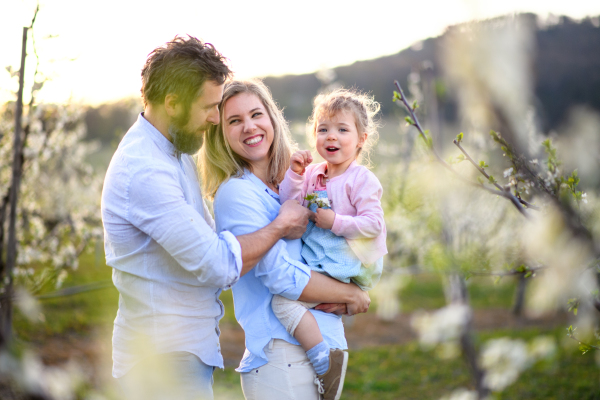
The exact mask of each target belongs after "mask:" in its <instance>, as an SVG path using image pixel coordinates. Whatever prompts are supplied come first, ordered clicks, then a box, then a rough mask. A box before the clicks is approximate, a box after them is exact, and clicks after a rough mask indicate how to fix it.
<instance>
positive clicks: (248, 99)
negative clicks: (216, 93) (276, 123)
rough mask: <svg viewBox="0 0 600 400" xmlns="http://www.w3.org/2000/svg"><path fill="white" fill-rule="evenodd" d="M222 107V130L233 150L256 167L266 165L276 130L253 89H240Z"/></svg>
mask: <svg viewBox="0 0 600 400" xmlns="http://www.w3.org/2000/svg"><path fill="white" fill-rule="evenodd" d="M223 107H224V108H223V133H224V134H225V139H226V140H227V142H228V143H229V146H231V150H232V151H233V152H234V153H236V154H237V155H239V156H240V157H242V158H244V159H246V160H248V162H249V163H250V164H251V165H252V166H253V167H258V166H263V167H264V164H268V161H269V149H270V148H271V144H272V143H273V137H274V132H273V123H272V122H271V118H270V117H269V114H268V113H267V110H266V108H265V106H264V105H263V103H262V102H261V101H260V99H259V98H258V97H257V96H256V95H254V94H252V93H240V94H238V95H235V96H233V97H232V98H230V99H229V100H227V101H226V102H225V104H224V106H223Z"/></svg>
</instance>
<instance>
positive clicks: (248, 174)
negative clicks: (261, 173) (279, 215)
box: [244, 169, 279, 201]
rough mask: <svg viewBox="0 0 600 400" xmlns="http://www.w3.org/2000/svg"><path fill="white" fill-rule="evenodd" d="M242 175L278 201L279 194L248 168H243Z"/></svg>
mask: <svg viewBox="0 0 600 400" xmlns="http://www.w3.org/2000/svg"><path fill="white" fill-rule="evenodd" d="M244 176H245V177H246V178H248V180H249V181H250V182H252V183H254V184H255V185H256V186H257V187H258V188H259V189H260V190H262V191H265V192H266V193H267V194H268V195H269V196H271V197H272V198H274V199H275V200H277V201H279V195H278V194H277V193H275V192H274V191H272V190H271V189H270V188H269V187H268V186H267V185H265V183H264V182H263V181H261V180H260V178H259V177H257V176H256V175H254V174H253V173H252V172H250V170H248V169H244Z"/></svg>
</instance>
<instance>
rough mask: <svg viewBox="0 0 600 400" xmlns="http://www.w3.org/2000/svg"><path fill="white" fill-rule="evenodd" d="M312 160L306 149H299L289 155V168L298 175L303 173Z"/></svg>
mask: <svg viewBox="0 0 600 400" xmlns="http://www.w3.org/2000/svg"><path fill="white" fill-rule="evenodd" d="M312 161H313V158H312V154H310V151H308V150H300V151H297V152H295V153H294V154H292V156H291V157H290V169H291V170H292V171H294V172H295V173H297V174H298V175H304V170H305V169H306V167H307V166H308V164H310V163H311V162H312Z"/></svg>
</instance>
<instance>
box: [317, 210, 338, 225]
mask: <svg viewBox="0 0 600 400" xmlns="http://www.w3.org/2000/svg"><path fill="white" fill-rule="evenodd" d="M333 221H335V211H333V210H332V209H331V208H328V209H324V208H317V213H316V214H315V225H317V226H318V227H319V228H323V229H331V228H333Z"/></svg>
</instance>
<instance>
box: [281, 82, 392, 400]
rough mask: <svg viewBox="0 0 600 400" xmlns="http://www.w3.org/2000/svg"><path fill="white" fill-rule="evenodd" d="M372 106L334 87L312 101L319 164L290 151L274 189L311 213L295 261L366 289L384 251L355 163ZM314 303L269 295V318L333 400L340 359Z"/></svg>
mask: <svg viewBox="0 0 600 400" xmlns="http://www.w3.org/2000/svg"><path fill="white" fill-rule="evenodd" d="M378 111H379V104H378V103H376V102H374V101H373V100H372V99H371V98H369V97H367V96H365V95H363V94H360V93H358V92H355V91H350V90H343V89H339V90H336V91H334V92H332V93H330V94H326V95H319V96H317V98H315V104H314V109H313V114H312V121H313V127H312V134H313V136H314V139H315V142H316V145H315V147H316V150H317V152H318V153H319V154H320V155H321V157H323V159H324V160H325V162H323V163H320V164H311V162H312V156H311V154H310V152H309V151H298V152H296V153H294V154H293V155H292V157H291V159H290V168H289V170H288V171H287V173H286V176H285V178H284V180H283V182H282V183H281V185H280V188H279V196H280V201H281V202H282V203H283V202H284V201H286V200H289V199H296V200H298V201H299V202H300V203H303V204H305V205H308V206H309V207H311V209H312V210H313V211H315V212H316V217H315V221H314V222H309V225H308V227H307V230H306V233H305V234H304V235H303V236H302V241H303V247H302V257H303V258H304V260H305V262H306V264H307V265H308V266H310V267H311V269H313V270H314V271H317V272H320V273H323V274H325V275H328V276H331V277H333V278H335V279H338V280H340V281H342V282H346V283H348V282H351V281H352V282H354V283H355V284H357V285H358V286H360V288H361V289H363V290H369V289H371V288H373V286H374V285H375V284H376V283H377V282H378V281H379V277H380V276H381V270H382V267H383V255H384V254H386V253H387V248H386V244H385V237H386V229H385V223H384V220H383V210H382V208H381V203H380V200H381V194H382V188H381V184H380V183H379V180H378V179H377V178H376V177H375V175H374V174H373V173H372V172H371V171H369V170H368V169H367V168H366V167H365V166H362V165H360V164H359V163H358V161H360V158H362V157H361V156H364V154H365V150H366V148H367V145H368V144H372V143H373V142H374V141H375V138H374V136H376V134H377V130H376V125H375V123H374V121H373V117H374V115H375V114H376V113H377V112H378ZM314 306H316V304H310V303H304V302H300V301H292V300H288V299H286V298H284V297H281V296H274V298H273V301H272V307H273V311H274V313H275V315H276V316H277V318H279V320H280V321H281V323H282V324H283V325H284V326H285V327H286V329H287V331H288V332H290V334H292V335H293V336H294V337H295V338H296V340H298V342H299V343H300V345H301V346H302V348H303V349H304V350H305V351H306V352H307V356H308V358H309V360H310V362H311V363H312V365H313V366H314V368H315V371H316V372H317V374H318V377H317V379H316V381H315V383H317V385H319V389H320V391H321V392H322V393H324V399H325V400H329V399H339V397H340V395H341V392H342V387H343V383H344V377H345V372H346V365H347V362H348V354H347V353H346V352H344V351H342V350H339V349H335V350H331V351H330V349H329V346H328V345H327V344H326V343H325V342H324V341H323V336H322V335H321V332H320V331H319V326H318V325H317V322H316V320H315V318H314V317H313V315H312V314H311V313H310V312H307V311H308V309H310V308H313V307H314Z"/></svg>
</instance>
